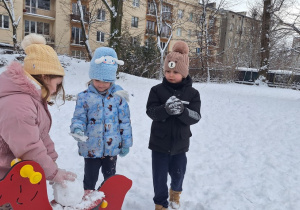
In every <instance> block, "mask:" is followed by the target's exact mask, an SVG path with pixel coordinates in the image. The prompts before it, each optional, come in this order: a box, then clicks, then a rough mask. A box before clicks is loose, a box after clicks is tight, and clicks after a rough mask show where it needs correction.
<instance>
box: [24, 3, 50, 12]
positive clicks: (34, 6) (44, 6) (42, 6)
mask: <svg viewBox="0 0 300 210" xmlns="http://www.w3.org/2000/svg"><path fill="white" fill-rule="evenodd" d="M37 8H39V9H44V10H50V0H25V9H26V12H29V13H36V9H37Z"/></svg>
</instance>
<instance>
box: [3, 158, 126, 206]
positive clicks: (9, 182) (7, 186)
mask: <svg viewBox="0 0 300 210" xmlns="http://www.w3.org/2000/svg"><path fill="white" fill-rule="evenodd" d="M131 186H132V181H131V180H130V179H128V178H127V177H125V176H123V175H114V176H112V177H110V178H108V179H107V180H106V181H104V182H103V183H102V185H101V187H100V188H99V189H98V190H99V191H102V192H104V195H105V197H104V199H103V200H98V201H96V202H95V203H93V204H92V205H91V206H90V207H89V208H88V209H85V210H97V209H103V208H102V207H101V203H102V202H103V201H104V200H105V201H106V202H107V207H105V209H106V210H120V209H121V208H122V205H123V201H124V198H125V195H126V193H127V192H128V190H129V189H130V188H131ZM6 204H10V206H11V207H12V209H14V210H27V209H30V210H41V209H43V210H52V206H51V205H50V203H49V200H48V195H47V185H46V179H45V173H44V170H43V169H42V168H41V166H40V165H39V164H38V163H36V162H34V161H20V162H18V163H16V164H15V165H13V166H12V168H11V169H10V170H9V171H8V173H7V174H6V175H5V176H4V178H3V179H2V180H0V207H1V206H3V205H6ZM51 204H53V205H54V204H55V202H53V201H52V202H51ZM104 206H105V205H104Z"/></svg>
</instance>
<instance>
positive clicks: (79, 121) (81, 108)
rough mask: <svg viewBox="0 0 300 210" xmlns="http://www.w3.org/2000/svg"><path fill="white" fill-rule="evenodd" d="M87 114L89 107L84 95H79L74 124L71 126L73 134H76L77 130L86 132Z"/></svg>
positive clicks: (73, 119)
mask: <svg viewBox="0 0 300 210" xmlns="http://www.w3.org/2000/svg"><path fill="white" fill-rule="evenodd" d="M87 112H88V107H87V103H86V100H85V97H84V93H80V94H78V97H77V101H76V106H75V111H74V114H73V118H72V120H71V121H72V123H71V126H70V129H71V133H74V130H75V129H76V128H79V129H80V130H81V131H83V132H84V131H85V130H86V125H87Z"/></svg>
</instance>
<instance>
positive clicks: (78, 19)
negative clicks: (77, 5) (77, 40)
mask: <svg viewBox="0 0 300 210" xmlns="http://www.w3.org/2000/svg"><path fill="white" fill-rule="evenodd" d="M70 18H71V20H73V21H80V15H77V14H71V15H70ZM89 20H90V18H89V16H88V15H84V17H83V21H84V22H85V23H88V22H89Z"/></svg>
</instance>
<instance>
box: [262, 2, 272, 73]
mask: <svg viewBox="0 0 300 210" xmlns="http://www.w3.org/2000/svg"><path fill="white" fill-rule="evenodd" d="M270 25H271V0H264V10H263V16H262V28H261V32H262V33H261V39H260V41H261V53H260V55H261V57H260V70H259V75H262V76H265V77H266V76H267V72H268V69H269V57H270Z"/></svg>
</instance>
